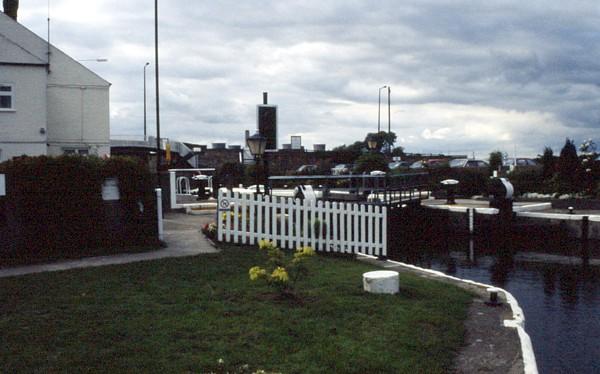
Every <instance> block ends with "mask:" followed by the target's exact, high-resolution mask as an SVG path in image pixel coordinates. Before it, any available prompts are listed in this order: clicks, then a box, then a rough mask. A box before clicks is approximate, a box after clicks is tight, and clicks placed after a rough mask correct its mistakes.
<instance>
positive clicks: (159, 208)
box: [154, 188, 164, 241]
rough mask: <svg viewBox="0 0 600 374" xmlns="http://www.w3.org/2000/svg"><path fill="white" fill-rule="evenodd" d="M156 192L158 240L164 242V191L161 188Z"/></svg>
mask: <svg viewBox="0 0 600 374" xmlns="http://www.w3.org/2000/svg"><path fill="white" fill-rule="evenodd" d="M154 191H156V214H157V216H158V240H161V241H162V240H163V239H164V237H163V217H162V190H161V189H160V188H156V189H154Z"/></svg>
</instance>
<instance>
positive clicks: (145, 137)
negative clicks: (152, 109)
mask: <svg viewBox="0 0 600 374" xmlns="http://www.w3.org/2000/svg"><path fill="white" fill-rule="evenodd" d="M148 65H150V63H149V62H146V64H145V65H144V141H146V140H147V139H148V137H147V136H146V68H147V67H148Z"/></svg>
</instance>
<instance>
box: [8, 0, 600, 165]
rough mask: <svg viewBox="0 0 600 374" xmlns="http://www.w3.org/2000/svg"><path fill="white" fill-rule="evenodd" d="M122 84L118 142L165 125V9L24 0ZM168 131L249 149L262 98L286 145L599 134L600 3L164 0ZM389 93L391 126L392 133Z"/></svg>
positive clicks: (35, 15) (476, 148)
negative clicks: (247, 135)
mask: <svg viewBox="0 0 600 374" xmlns="http://www.w3.org/2000/svg"><path fill="white" fill-rule="evenodd" d="M48 4H50V7H49V10H50V19H51V27H50V28H51V36H50V38H51V42H52V43H53V44H54V45H55V46H57V47H58V48H59V49H61V50H63V51H64V52H66V53H67V54H69V55H70V56H72V57H73V58H75V59H95V58H106V59H108V61H107V62H93V61H91V62H90V61H88V62H82V63H83V64H85V65H86V66H87V67H89V68H90V69H92V70H93V71H95V72H96V73H98V74H99V75H100V76H102V77H103V78H105V79H106V80H108V81H109V82H111V83H112V86H111V92H110V96H111V102H110V107H111V109H110V121H111V137H113V138H118V139H124V138H127V139H140V138H143V115H144V111H143V97H144V96H143V82H144V76H143V67H144V64H145V63H146V62H147V61H148V62H150V63H151V64H150V66H149V67H148V69H147V85H148V86H147V88H148V90H147V91H148V92H147V100H148V109H147V113H148V121H147V124H148V134H149V135H153V134H155V128H156V122H155V118H156V116H155V104H154V103H155V94H154V65H155V64H154V2H153V1H150V0H146V1H141V0H126V1H123V0H120V1H116V0H96V1H81V0H49V3H48V0H21V1H20V9H19V22H21V23H22V24H24V25H25V26H26V27H28V28H30V29H31V30H33V31H34V32H36V33H37V34H38V35H40V36H42V37H44V38H46V35H47V17H48ZM158 12H159V57H160V59H159V73H160V86H159V87H160V113H161V116H160V124H161V136H163V137H167V138H170V139H175V140H179V141H186V142H194V143H199V144H210V143H213V142H227V143H228V144H242V143H243V139H244V130H250V131H251V133H253V132H254V131H255V129H256V105H257V104H261V103H262V92H264V91H267V92H268V93H269V104H274V105H277V110H278V117H279V123H278V126H279V143H280V144H281V143H289V142H290V140H289V139H290V136H291V135H300V136H301V137H302V144H303V145H304V146H306V147H308V148H312V145H313V144H315V143H325V144H326V145H327V148H328V149H331V148H333V147H335V146H338V145H342V144H351V143H353V142H354V141H356V140H362V139H364V137H365V135H366V134H367V133H369V132H375V131H376V130H377V113H378V93H379V88H380V87H382V86H384V85H387V86H389V87H391V95H390V102H391V106H390V112H391V130H392V131H394V132H395V133H396V134H397V136H398V141H397V143H396V145H400V146H403V147H404V148H405V150H406V151H408V152H423V153H439V152H442V153H450V154H468V155H472V154H475V155H476V156H477V157H483V158H485V157H487V156H488V154H489V152H491V151H494V150H500V151H503V152H507V153H508V154H509V155H511V156H512V155H513V154H515V152H516V154H517V156H520V157H526V156H536V155H537V154H541V153H542V151H543V149H544V147H545V146H550V147H552V148H553V149H554V152H555V154H557V153H558V152H560V149H561V147H562V145H564V143H565V138H567V137H569V138H571V139H574V140H575V142H576V144H579V143H581V142H583V141H584V140H585V139H587V138H594V139H595V140H596V141H597V142H598V140H599V139H598V137H599V135H600V131H599V129H600V87H599V83H600V49H599V48H598V47H597V44H598V42H599V41H600V22H599V20H600V3H599V2H597V1H577V0H574V1H569V2H561V1H535V0H533V1H496V0H488V1H485V2H472V1H461V0H449V1H432V0H424V1H416V2H411V1H401V2H400V1H368V0H364V1H355V0H339V1H338V0H319V1H312V0H302V1H295V0H286V1H281V0H279V1H271V0H262V1H260V2H259V1H250V0H249V1H229V0H223V1H181V0H170V1H164V0H159V8H158ZM387 112H388V106H387V90H385V89H384V90H381V127H382V129H385V130H386V129H387V126H388V121H387V120H388V118H387Z"/></svg>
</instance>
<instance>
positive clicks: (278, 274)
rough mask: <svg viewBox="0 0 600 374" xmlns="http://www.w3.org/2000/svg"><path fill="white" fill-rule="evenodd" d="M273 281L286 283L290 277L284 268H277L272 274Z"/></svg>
mask: <svg viewBox="0 0 600 374" xmlns="http://www.w3.org/2000/svg"><path fill="white" fill-rule="evenodd" d="M271 279H273V280H276V281H279V282H282V283H285V282H287V281H288V279H289V276H288V273H287V271H285V269H284V268H282V267H281V266H278V267H277V268H275V270H273V273H272V274H271Z"/></svg>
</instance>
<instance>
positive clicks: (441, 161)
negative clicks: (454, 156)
mask: <svg viewBox="0 0 600 374" xmlns="http://www.w3.org/2000/svg"><path fill="white" fill-rule="evenodd" d="M443 166H448V160H446V159H445V158H432V159H429V160H427V167H429V168H441V167H443Z"/></svg>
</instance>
